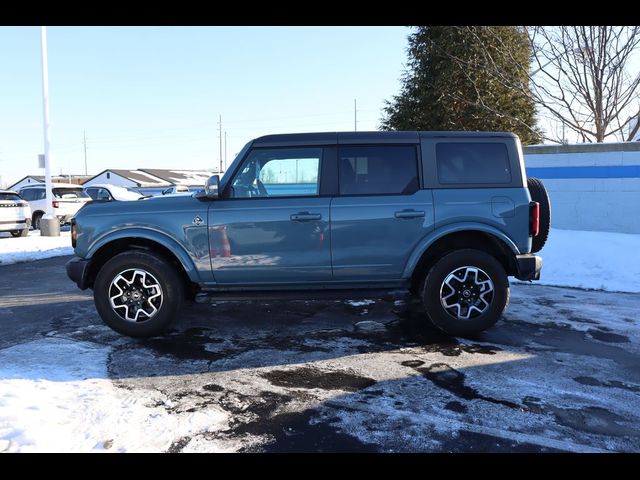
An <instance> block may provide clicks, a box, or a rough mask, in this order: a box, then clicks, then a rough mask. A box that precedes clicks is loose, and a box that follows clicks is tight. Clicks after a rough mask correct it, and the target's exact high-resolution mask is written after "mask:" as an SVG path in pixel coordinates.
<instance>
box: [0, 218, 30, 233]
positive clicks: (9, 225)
mask: <svg viewBox="0 0 640 480" xmlns="http://www.w3.org/2000/svg"><path fill="white" fill-rule="evenodd" d="M30 226H31V219H29V218H25V219H24V220H6V221H0V232H9V231H13V230H24V229H25V228H29V227H30Z"/></svg>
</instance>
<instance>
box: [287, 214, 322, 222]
mask: <svg viewBox="0 0 640 480" xmlns="http://www.w3.org/2000/svg"><path fill="white" fill-rule="evenodd" d="M289 218H290V219H291V221H292V222H310V221H312V220H321V219H322V215H321V214H320V213H309V212H300V213H294V214H293V215H291V216H290V217H289Z"/></svg>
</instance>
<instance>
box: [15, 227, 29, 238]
mask: <svg viewBox="0 0 640 480" xmlns="http://www.w3.org/2000/svg"><path fill="white" fill-rule="evenodd" d="M27 235H29V227H27V228H23V229H22V230H13V231H12V232H11V236H12V237H26V236H27Z"/></svg>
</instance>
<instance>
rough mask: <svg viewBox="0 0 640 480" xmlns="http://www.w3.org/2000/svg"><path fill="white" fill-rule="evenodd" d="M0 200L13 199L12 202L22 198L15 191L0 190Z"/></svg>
mask: <svg viewBox="0 0 640 480" xmlns="http://www.w3.org/2000/svg"><path fill="white" fill-rule="evenodd" d="M0 200H11V201H12V202H17V201H19V200H22V199H21V198H20V197H19V196H18V195H16V194H15V193H3V192H0Z"/></svg>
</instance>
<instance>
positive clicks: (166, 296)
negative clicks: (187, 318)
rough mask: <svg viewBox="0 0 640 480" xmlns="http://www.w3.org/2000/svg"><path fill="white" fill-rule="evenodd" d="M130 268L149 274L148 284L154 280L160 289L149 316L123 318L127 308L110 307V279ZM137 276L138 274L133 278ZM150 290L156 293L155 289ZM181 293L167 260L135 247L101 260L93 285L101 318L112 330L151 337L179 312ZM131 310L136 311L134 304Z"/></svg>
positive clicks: (127, 311) (173, 271)
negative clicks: (102, 262)
mask: <svg viewBox="0 0 640 480" xmlns="http://www.w3.org/2000/svg"><path fill="white" fill-rule="evenodd" d="M132 269H140V270H143V271H144V272H146V273H147V274H151V277H148V278H149V279H151V280H149V283H155V282H156V281H157V284H158V285H159V286H160V288H161V296H160V303H158V302H157V300H154V302H155V304H154V307H153V308H156V309H157V311H156V312H155V314H153V315H152V316H151V318H145V317H144V315H145V314H144V313H142V314H141V315H140V317H139V318H138V315H137V314H136V318H138V321H133V320H127V319H125V318H123V315H128V314H129V310H126V311H125V309H124V307H121V308H118V309H115V308H113V307H112V306H111V302H110V298H109V297H110V290H112V289H113V288H116V287H112V281H114V280H115V279H116V278H117V277H118V275H119V274H120V273H122V272H126V271H128V270H132ZM127 275H129V274H127ZM140 278H141V277H140V276H139V277H138V278H137V281H139V280H140ZM121 282H122V281H121ZM112 292H117V290H112ZM134 293H135V292H134ZM152 293H157V291H155V292H152ZM184 294H185V285H184V282H183V280H182V278H181V277H180V275H179V274H178V272H177V271H176V268H175V267H174V266H173V265H172V264H171V263H170V262H168V261H167V260H165V259H164V258H163V257H161V256H159V255H157V254H155V253H153V252H146V251H138V250H129V251H126V252H123V253H120V254H118V255H116V256H115V257H113V258H112V259H111V260H109V261H108V262H107V263H105V264H104V265H103V266H102V268H101V269H100V271H99V272H98V275H97V276H96V280H95V282H94V286H93V299H94V303H95V305H96V309H97V310H98V313H99V314H100V317H101V318H102V320H103V321H104V322H105V323H106V324H107V325H108V326H109V327H111V328H112V329H113V330H115V331H116V332H118V333H121V334H123V335H128V336H130V337H153V336H156V335H159V334H161V333H162V332H163V331H164V330H165V329H166V328H167V327H168V326H169V325H170V324H171V322H172V321H173V320H174V319H175V318H176V317H177V315H178V313H179V312H180V310H181V308H182V304H183V300H184ZM116 301H118V302H119V301H120V298H117V299H116ZM144 302H147V300H146V298H145V300H144V301H143V304H144ZM148 302H149V303H147V305H149V307H150V308H148V310H152V308H151V307H152V306H151V299H149V300H148ZM119 307H120V306H119ZM116 310H117V311H116ZM132 310H134V311H136V310H135V307H134V308H133V309H132Z"/></svg>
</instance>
